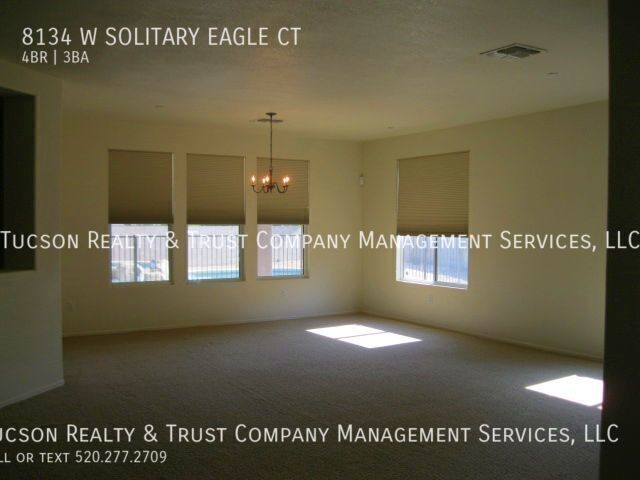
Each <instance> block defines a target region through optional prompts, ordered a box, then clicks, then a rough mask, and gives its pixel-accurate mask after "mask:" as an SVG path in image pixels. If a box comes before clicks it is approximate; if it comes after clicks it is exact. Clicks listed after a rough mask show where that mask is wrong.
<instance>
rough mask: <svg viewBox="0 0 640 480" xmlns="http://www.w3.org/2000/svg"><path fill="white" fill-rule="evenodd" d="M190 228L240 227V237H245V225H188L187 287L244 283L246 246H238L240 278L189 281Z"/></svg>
mask: <svg viewBox="0 0 640 480" xmlns="http://www.w3.org/2000/svg"><path fill="white" fill-rule="evenodd" d="M190 226H202V227H238V237H239V238H241V237H240V236H241V235H244V231H245V225H238V224H225V225H222V224H204V223H189V224H187V225H186V238H187V248H186V255H185V262H186V265H187V268H186V269H185V281H186V282H187V285H199V284H207V283H213V284H215V283H235V282H244V281H245V270H244V265H245V258H244V257H245V248H243V247H246V245H244V246H240V245H238V249H239V254H238V277H237V278H203V279H201V280H191V279H189V251H190V247H189V227H190Z"/></svg>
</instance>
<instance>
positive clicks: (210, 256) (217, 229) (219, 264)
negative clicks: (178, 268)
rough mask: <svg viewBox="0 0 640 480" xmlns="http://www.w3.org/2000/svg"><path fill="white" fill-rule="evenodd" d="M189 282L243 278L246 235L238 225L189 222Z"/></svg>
mask: <svg viewBox="0 0 640 480" xmlns="http://www.w3.org/2000/svg"><path fill="white" fill-rule="evenodd" d="M188 237H189V258H188V268H187V276H188V280H189V281H190V282H201V281H204V280H224V279H240V278H241V276H240V272H241V270H242V269H241V267H240V261H241V258H242V256H241V251H242V247H243V246H244V245H243V243H244V242H243V239H242V237H240V227H239V226H238V225H224V226H220V225H189V231H188Z"/></svg>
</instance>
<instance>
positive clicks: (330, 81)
mask: <svg viewBox="0 0 640 480" xmlns="http://www.w3.org/2000/svg"><path fill="white" fill-rule="evenodd" d="M606 15H607V13H606V1H605V0H511V1H509V0H484V1H478V0H431V1H428V0H409V1H389V0H385V1H378V0H349V1H344V0H343V1H339V0H326V1H321V0H318V1H264V0H259V1H258V0H249V1H238V0H236V1H223V0H220V1H208V0H126V1H124V0H110V1H108V2H107V1H99V2H98V1H91V2H87V1H86V0H57V1H55V2H43V1H42V0H40V1H34V0H3V1H2V2H1V4H0V56H1V57H2V58H4V59H7V60H9V61H12V62H19V61H20V56H21V53H22V51H23V50H24V47H23V46H21V45H20V39H21V34H20V31H21V29H22V27H24V26H34V27H39V26H58V27H64V26H66V27H69V28H70V29H72V32H73V31H75V30H77V28H78V27H80V26H84V27H89V26H98V27H102V28H104V27H106V26H129V27H135V26H138V27H145V26H162V27H166V26H185V27H186V26H200V27H202V28H203V29H206V28H208V27H210V26H220V27H222V26H230V27H235V26H251V27H258V26H270V27H277V26H283V25H284V26H299V27H302V33H301V34H300V44H299V46H297V47H288V48H286V47H281V46H269V47H209V46H207V45H205V44H204V42H203V44H202V45H201V46H198V47H145V48H132V47H128V48H127V47H110V48H107V47H104V46H100V47H93V48H91V49H88V52H89V55H90V58H91V64H90V65H81V66H56V67H54V66H43V67H35V68H38V69H39V70H43V71H46V72H47V73H50V74H52V75H55V76H58V77H61V78H63V79H64V80H66V81H67V83H66V85H65V101H66V103H65V108H68V109H72V110H73V109H78V110H88V111H94V110H95V111H103V112H106V113H108V114H114V115H115V114H126V115H131V116H135V117H137V118H139V119H144V120H157V121H165V120H172V121H180V122H184V123H188V124H195V123H207V124H220V125H229V126H234V127H247V128H262V127H263V126H261V125H260V124H254V123H250V120H251V119H255V118H257V117H259V116H261V115H262V114H263V113H264V112H265V111H268V110H275V111H277V112H279V113H280V116H281V117H282V118H284V119H285V120H286V122H285V123H284V124H283V125H282V126H279V127H278V128H282V129H286V130H289V131H292V132H300V133H304V134H308V135H313V136H321V137H327V138H343V139H353V140H362V139H371V138H379V137H384V136H390V135H398V134H403V133H409V132H415V131H420V130H427V129H434V128H442V127H447V126H452V125H460V124H465V123H471V122H476V121H482V120H487V119H492V118H499V117H506V116H510V115H517V114H523V113H529V112H535V111H541V110H548V109H552V108H559V107H563V106H568V105H574V104H579V103H586V102H590V101H597V100H602V99H605V98H606V97H607V16H606ZM513 42H519V43H524V44H529V45H534V46H538V47H542V48H544V49H546V50H547V53H542V54H539V55H536V56H534V57H530V58H528V59H525V60H518V61H503V60H497V59H493V58H487V57H483V56H481V55H479V53H480V52H483V51H486V50H490V49H492V48H495V47H500V46H503V45H506V44H509V43H513ZM549 72H557V73H558V74H556V75H549V74H548V73H549ZM156 105H163V107H162V108H156V107H155V106H156ZM389 127H393V128H389Z"/></svg>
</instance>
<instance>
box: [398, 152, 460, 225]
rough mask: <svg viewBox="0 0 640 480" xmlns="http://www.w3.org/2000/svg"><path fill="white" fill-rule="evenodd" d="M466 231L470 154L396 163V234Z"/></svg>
mask: <svg viewBox="0 0 640 480" xmlns="http://www.w3.org/2000/svg"><path fill="white" fill-rule="evenodd" d="M468 231H469V152H460V153H449V154H444V155H432V156H428V157H418V158H407V159H402V160H399V161H398V234H399V235H420V234H424V235H461V234H467V233H468Z"/></svg>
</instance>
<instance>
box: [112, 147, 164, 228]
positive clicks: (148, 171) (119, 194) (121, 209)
mask: <svg viewBox="0 0 640 480" xmlns="http://www.w3.org/2000/svg"><path fill="white" fill-rule="evenodd" d="M109 223H159V224H170V223H173V154H171V153H166V152H138V151H128V150H109Z"/></svg>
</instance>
